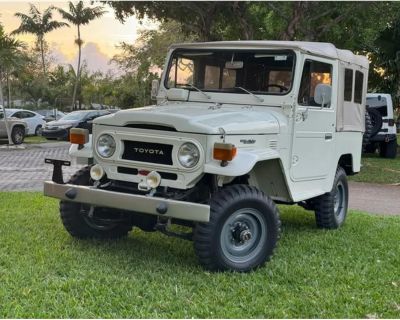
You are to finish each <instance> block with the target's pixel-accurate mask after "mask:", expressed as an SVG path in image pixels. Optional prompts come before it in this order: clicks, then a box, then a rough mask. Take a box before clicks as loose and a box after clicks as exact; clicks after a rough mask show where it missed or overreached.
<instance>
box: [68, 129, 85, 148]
mask: <svg viewBox="0 0 400 320" xmlns="http://www.w3.org/2000/svg"><path fill="white" fill-rule="evenodd" d="M69 141H70V142H71V143H73V144H79V145H84V144H85V143H87V142H88V141H89V130H87V129H81V128H72V129H71V130H70V131H69Z"/></svg>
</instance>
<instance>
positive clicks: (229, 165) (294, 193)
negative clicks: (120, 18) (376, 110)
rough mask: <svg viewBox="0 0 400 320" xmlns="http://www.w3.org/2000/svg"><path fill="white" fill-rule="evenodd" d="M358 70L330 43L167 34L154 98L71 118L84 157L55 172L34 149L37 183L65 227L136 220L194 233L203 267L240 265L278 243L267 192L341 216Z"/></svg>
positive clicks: (360, 63)
mask: <svg viewBox="0 0 400 320" xmlns="http://www.w3.org/2000/svg"><path fill="white" fill-rule="evenodd" d="M367 75H368V60H367V58H366V57H363V56H358V55H354V54H352V53H351V52H350V51H347V50H339V49H336V48H335V47H334V46H333V45H332V44H329V43H311V42H280V41H234V42H210V43H194V44H178V45H173V46H171V48H170V50H169V53H168V56H167V60H166V64H165V68H164V72H163V75H162V77H161V83H160V85H159V86H158V85H157V84H158V83H155V84H154V83H153V90H152V92H153V93H154V94H156V99H157V104H156V105H153V106H149V107H144V108H139V109H130V110H123V111H119V112H117V113H115V114H112V115H107V116H103V117H100V118H97V119H96V120H94V125H93V135H92V136H90V137H89V134H88V132H87V131H85V130H84V129H73V130H71V142H72V146H71V149H70V154H71V155H72V156H73V157H76V158H77V159H78V161H79V162H82V161H84V162H85V163H86V164H87V165H88V166H86V167H85V168H83V169H81V170H79V171H78V172H77V173H76V174H75V175H74V176H72V178H71V179H70V181H69V182H68V183H66V184H64V183H63V180H62V170H61V166H62V165H68V162H65V161H60V160H52V159H46V162H48V163H53V164H54V172H53V181H46V182H45V185H44V193H45V195H47V196H51V197H56V198H59V199H61V204H60V212H61V219H62V222H63V224H64V226H65V228H66V229H67V231H68V232H69V233H70V234H71V235H72V236H74V237H78V238H85V237H99V238H114V237H121V236H125V235H126V234H127V233H128V232H129V231H130V230H131V229H132V227H133V226H137V227H139V228H140V229H142V230H145V231H155V230H158V231H162V232H164V233H165V234H167V235H174V236H178V237H182V238H186V239H190V240H193V242H194V249H195V252H196V254H197V256H198V259H199V261H200V263H201V264H202V265H203V266H204V267H205V268H206V269H209V270H235V271H249V270H252V269H254V268H256V267H258V266H260V265H262V264H264V262H265V261H267V260H268V259H269V258H270V257H271V255H272V254H273V250H274V248H275V247H276V245H277V241H278V239H279V234H280V225H281V223H280V220H279V212H278V208H277V207H276V205H275V203H285V204H296V203H297V204H300V205H302V206H303V207H305V208H306V209H309V210H314V211H315V217H316V223H317V226H318V227H321V228H338V227H340V226H341V225H342V224H343V223H344V221H345V218H346V214H347V207H348V199H349V194H348V186H347V179H346V176H347V175H352V174H355V173H357V172H359V170H360V160H361V149H362V137H363V131H364V126H365V124H364V113H365V95H366V89H367ZM171 224H177V225H183V226H186V227H190V228H192V230H193V232H190V233H189V232H188V233H178V232H177V230H181V229H182V228H173V229H171V228H170V225H171ZM173 230H175V231H173Z"/></svg>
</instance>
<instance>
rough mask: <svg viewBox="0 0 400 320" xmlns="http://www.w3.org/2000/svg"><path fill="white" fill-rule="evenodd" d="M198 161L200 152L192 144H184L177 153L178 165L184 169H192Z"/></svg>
mask: <svg viewBox="0 0 400 320" xmlns="http://www.w3.org/2000/svg"><path fill="white" fill-rule="evenodd" d="M199 159H200V151H199V148H197V147H196V146H195V145H194V144H193V143H190V142H187V143H184V144H183V145H182V146H181V147H180V148H179V152H178V160H179V163H180V164H181V165H182V166H184V167H185V168H193V167H194V166H195V165H196V164H197V163H198V162H199Z"/></svg>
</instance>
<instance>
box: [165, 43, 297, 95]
mask: <svg viewBox="0 0 400 320" xmlns="http://www.w3.org/2000/svg"><path fill="white" fill-rule="evenodd" d="M180 52H188V53H190V52H193V53H196V52H238V53H239V52H254V54H276V55H279V54H282V55H285V54H290V55H292V56H293V65H292V70H291V71H292V76H291V84H290V87H289V88H288V90H287V91H285V92H268V91H253V90H250V89H248V88H245V89H247V90H248V91H250V92H251V93H252V94H254V95H265V96H287V95H288V94H290V93H291V92H292V91H293V88H294V81H295V78H296V74H295V72H296V65H297V53H296V51H295V50H293V49H286V48H250V49H242V48H240V49H239V48H229V49H219V48H185V47H180V48H176V49H174V50H173V51H171V53H170V55H169V60H168V65H167V68H166V72H165V73H164V81H163V85H164V87H165V89H167V90H168V89H184V90H189V91H196V90H195V89H194V88H190V87H189V85H187V87H185V88H179V87H177V88H175V87H171V88H170V87H169V85H168V80H169V74H170V70H171V67H172V64H173V59H174V57H175V54H176V53H180ZM193 85H194V84H193ZM200 89H201V91H204V92H210V93H223V94H229V93H231V94H246V92H244V91H242V90H237V89H235V88H229V89H217V90H216V89H207V88H200ZM247 94H248V93H247Z"/></svg>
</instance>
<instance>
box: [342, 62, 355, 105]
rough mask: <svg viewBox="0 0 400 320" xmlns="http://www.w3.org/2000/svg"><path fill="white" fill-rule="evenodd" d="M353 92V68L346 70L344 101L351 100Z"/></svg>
mask: <svg viewBox="0 0 400 320" xmlns="http://www.w3.org/2000/svg"><path fill="white" fill-rule="evenodd" d="M352 94H353V70H351V69H345V71H344V101H351V96H352Z"/></svg>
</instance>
